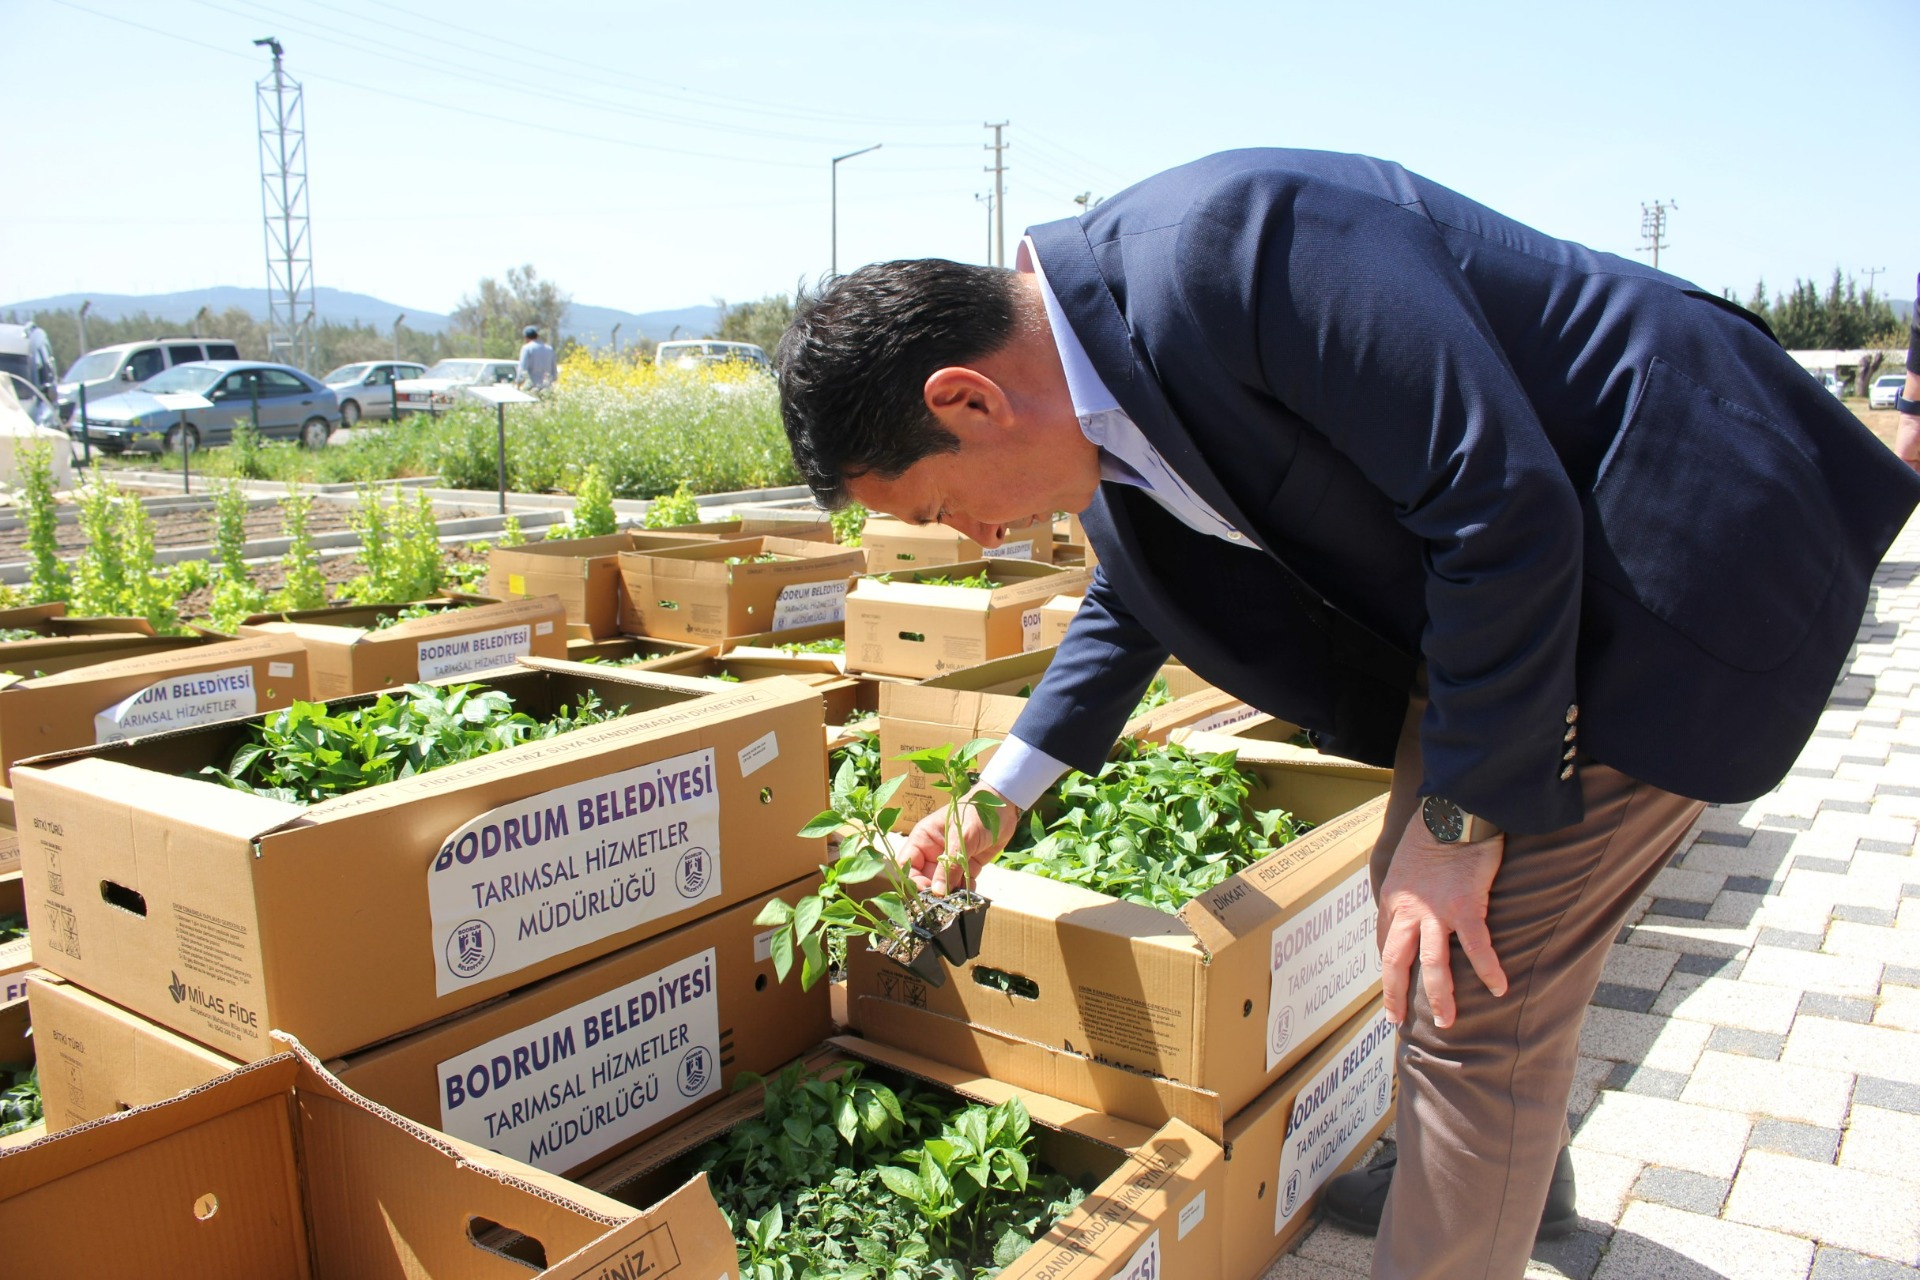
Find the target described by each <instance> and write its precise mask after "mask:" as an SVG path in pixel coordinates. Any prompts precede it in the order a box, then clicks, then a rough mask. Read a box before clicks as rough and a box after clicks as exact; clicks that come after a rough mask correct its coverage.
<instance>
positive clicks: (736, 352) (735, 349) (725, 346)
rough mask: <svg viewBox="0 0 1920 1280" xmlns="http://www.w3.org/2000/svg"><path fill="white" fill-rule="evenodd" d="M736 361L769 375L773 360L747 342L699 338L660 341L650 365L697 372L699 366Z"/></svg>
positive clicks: (759, 348) (762, 350)
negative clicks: (695, 340)
mask: <svg viewBox="0 0 1920 1280" xmlns="http://www.w3.org/2000/svg"><path fill="white" fill-rule="evenodd" d="M729 361H738V362H740V363H742V364H748V365H752V366H753V367H755V368H757V369H762V370H765V371H766V372H768V373H772V372H773V361H771V360H769V359H767V353H766V350H765V348H762V347H757V346H755V345H754V344H753V343H751V342H720V341H717V340H715V339H712V338H703V339H700V340H699V341H697V342H663V343H661V344H660V345H659V346H657V347H655V348H654V350H653V363H654V366H655V367H656V368H660V369H670V368H672V369H697V368H700V367H701V366H703V365H710V364H726V363H727V362H729Z"/></svg>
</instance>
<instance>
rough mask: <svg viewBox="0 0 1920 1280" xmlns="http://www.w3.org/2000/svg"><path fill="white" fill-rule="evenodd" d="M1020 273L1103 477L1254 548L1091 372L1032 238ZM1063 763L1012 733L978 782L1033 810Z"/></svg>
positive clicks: (1023, 250)
mask: <svg viewBox="0 0 1920 1280" xmlns="http://www.w3.org/2000/svg"><path fill="white" fill-rule="evenodd" d="M1015 267H1016V269H1017V270H1020V271H1030V272H1032V273H1033V275H1034V276H1035V277H1037V278H1038V279H1039V281H1040V297H1041V299H1042V300H1043V301H1044V303H1045V304H1046V309H1047V326H1048V328H1049V329H1051V330H1052V332H1053V345H1054V347H1055V348H1056V349H1057V350H1058V351H1059V353H1060V368H1061V371H1062V372H1063V373H1064V374H1065V375H1066V379H1067V395H1068V397H1069V398H1070V399H1071V400H1072V401H1073V412H1074V416H1075V417H1077V418H1079V419H1080V431H1081V433H1082V434H1083V435H1085V436H1086V438H1087V439H1088V440H1091V441H1092V442H1093V443H1094V444H1096V445H1098V446H1099V447H1100V478H1101V479H1102V480H1106V481H1111V482H1113V483H1116V484H1127V485H1132V486H1134V487H1135V488H1137V489H1140V490H1142V491H1143V492H1145V493H1146V495H1147V496H1148V497H1149V498H1152V499H1153V500H1154V501H1155V502H1157V503H1159V504H1160V505H1161V506H1163V507H1165V508H1166V509H1167V511H1168V513H1169V514H1171V515H1172V516H1173V517H1174V518H1175V519H1176V520H1178V521H1180V523H1182V524H1184V525H1186V526H1187V527H1188V528H1190V529H1193V530H1196V531H1197V532H1200V533H1204V534H1207V535H1209V536H1210V537H1215V538H1218V539H1220V540H1221V541H1222V542H1226V543H1229V544H1231V545H1233V546H1237V547H1240V548H1242V549H1244V550H1252V547H1251V546H1250V544H1249V543H1248V542H1247V539H1246V535H1244V534H1242V533H1241V532H1240V531H1239V530H1238V529H1235V528H1234V527H1233V526H1232V525H1230V524H1228V523H1227V522H1226V521H1225V520H1222V519H1221V518H1220V513H1219V512H1217V511H1215V510H1214V509H1213V508H1212V507H1210V506H1208V505H1207V503H1206V501H1205V500H1204V499H1202V498H1201V497H1200V495H1199V494H1197V493H1195V492H1194V491H1193V489H1192V487H1191V486H1190V485H1188V484H1187V482H1186V481H1184V480H1182V479H1181V478H1180V477H1179V475H1178V474H1176V473H1175V472H1174V470H1173V468H1172V467H1169V466H1168V465H1167V463H1166V460H1165V459H1163V458H1162V457H1161V456H1160V451H1159V450H1157V449H1155V448H1154V447H1153V444H1152V443H1151V442H1150V441H1149V440H1148V439H1147V437H1146V433H1144V432H1143V431H1141V430H1140V428H1139V427H1138V426H1137V425H1135V423H1134V421H1133V419H1132V418H1129V417H1128V416H1127V415H1126V412H1125V410H1123V409H1121V407H1120V402H1119V401H1118V400H1115V399H1114V398H1113V393H1112V392H1111V391H1109V390H1107V384H1106V383H1104V382H1102V381H1101V380H1100V375H1099V373H1097V372H1096V371H1095V370H1094V367H1093V361H1092V360H1090V359H1088V358H1087V350H1086V348H1085V347H1083V346H1081V345H1080V339H1079V337H1078V336H1077V335H1075V333H1074V332H1073V327H1072V326H1071V325H1069V324H1068V323H1067V317H1066V313H1065V312H1063V311H1061V309H1060V300H1059V299H1058V298H1056V297H1054V295H1053V289H1052V287H1051V286H1050V285H1048V284H1047V273H1046V271H1045V269H1044V268H1042V267H1041V265H1040V259H1039V256H1038V255H1036V254H1035V253H1034V252H1033V241H1032V239H1031V238H1022V240H1021V241H1020V252H1019V255H1018V257H1017V258H1016V259H1015ZM1066 771H1067V766H1066V764H1065V762H1063V761H1060V760H1056V759H1055V758H1054V757H1052V756H1050V755H1048V754H1047V753H1046V752H1044V751H1042V750H1040V749H1039V748H1038V747H1035V746H1033V745H1032V744H1031V743H1028V742H1024V741H1022V740H1021V739H1019V738H1016V737H1012V736H1009V737H1008V738H1007V740H1006V742H1005V743H1003V744H1002V745H1001V747H1000V749H999V750H998V751H996V752H994V755H993V759H992V760H989V761H988V762H987V767H986V768H985V769H984V770H982V771H981V774H980V785H981V786H983V787H991V788H992V789H993V790H995V791H997V792H999V793H1000V794H1001V795H1003V796H1005V797H1006V798H1007V801H1008V803H1010V804H1012V805H1014V806H1016V807H1017V808H1020V809H1031V808H1032V807H1033V805H1034V802H1035V801H1037V800H1038V799H1039V798H1040V797H1041V796H1042V795H1043V794H1045V792H1046V790H1047V788H1048V787H1050V786H1052V785H1053V784H1054V782H1055V781H1056V780H1058V779H1059V777H1060V775H1061V774H1063V773H1065V772H1066Z"/></svg>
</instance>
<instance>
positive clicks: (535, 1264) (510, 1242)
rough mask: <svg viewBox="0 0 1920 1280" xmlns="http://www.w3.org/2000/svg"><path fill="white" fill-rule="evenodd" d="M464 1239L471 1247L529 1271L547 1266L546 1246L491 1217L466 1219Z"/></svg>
mask: <svg viewBox="0 0 1920 1280" xmlns="http://www.w3.org/2000/svg"><path fill="white" fill-rule="evenodd" d="M467 1239H468V1240H470V1241H472V1242H473V1247H474V1248H476V1249H479V1250H481V1251H482V1252H485V1253H490V1254H493V1255H494V1256H495V1257H496V1258H505V1259H507V1260H508V1261H509V1262H517V1263H519V1264H520V1265H521V1266H523V1267H526V1268H527V1269H528V1270H530V1271H545V1270H546V1269H547V1246H545V1245H543V1244H541V1243H540V1242H539V1241H538V1240H535V1239H534V1238H533V1237H532V1236H530V1235H527V1234H526V1233H525V1232H523V1231H515V1230H514V1229H513V1228H512V1227H503V1226H501V1225H500V1224H499V1223H497V1222H495V1221H494V1220H493V1219H492V1218H482V1217H480V1216H478V1215H472V1216H469V1217H468V1218H467Z"/></svg>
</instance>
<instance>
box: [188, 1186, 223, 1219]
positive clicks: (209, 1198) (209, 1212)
mask: <svg viewBox="0 0 1920 1280" xmlns="http://www.w3.org/2000/svg"><path fill="white" fill-rule="evenodd" d="M218 1212H220V1197H219V1196H217V1195H215V1194H213V1192H211V1191H209V1192H207V1193H206V1194H205V1195H203V1196H201V1197H200V1198H199V1199H198V1200H195V1201H194V1202H193V1216H194V1217H196V1218H198V1219H199V1220H200V1221H202V1222H206V1221H208V1220H209V1219H211V1218H212V1217H213V1215H214V1214H216V1213H218Z"/></svg>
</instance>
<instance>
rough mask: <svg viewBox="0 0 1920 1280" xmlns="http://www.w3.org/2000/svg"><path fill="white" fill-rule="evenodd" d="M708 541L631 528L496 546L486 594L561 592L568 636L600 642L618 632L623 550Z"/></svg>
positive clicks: (508, 595)
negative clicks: (618, 531)
mask: <svg viewBox="0 0 1920 1280" xmlns="http://www.w3.org/2000/svg"><path fill="white" fill-rule="evenodd" d="M708 540H709V539H707V538H705V537H703V536H701V535H698V534H693V535H688V534H684V533H646V532H641V531H639V530H632V531H629V532H626V533H610V534H607V535H606V536H604V537H599V538H562V539H559V540H556V541H553V542H529V543H526V544H524V545H522V546H518V547H495V548H494V549H493V550H492V551H490V552H488V553H487V594H488V595H490V596H494V597H497V598H498V599H501V600H518V599H525V598H527V597H530V596H547V595H555V596H559V597H560V602H561V604H563V605H564V606H565V607H566V611H567V626H568V629H569V635H570V638H572V639H576V640H603V639H605V638H607V637H608V636H612V635H617V634H618V633H619V631H620V553H621V552H623V551H664V550H666V549H667V548H669V547H688V546H698V545H699V544H700V543H702V542H705V541H708Z"/></svg>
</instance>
